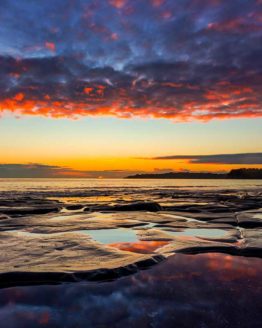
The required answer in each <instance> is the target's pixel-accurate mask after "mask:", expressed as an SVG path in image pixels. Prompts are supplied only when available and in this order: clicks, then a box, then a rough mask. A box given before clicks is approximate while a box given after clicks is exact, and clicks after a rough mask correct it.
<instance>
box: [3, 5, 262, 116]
mask: <svg viewBox="0 0 262 328" xmlns="http://www.w3.org/2000/svg"><path fill="white" fill-rule="evenodd" d="M0 6H1V7H0V9H1V10H0V19H1V22H2V24H1V26H0V35H1V37H0V42H1V50H0V67H1V70H0V90H1V95H0V115H1V114H2V115H4V114H5V113H7V112H11V113H13V114H14V115H18V116H19V115H37V116H44V117H53V118H59V117H66V118H78V117H84V116H114V117H118V118H132V117H152V118H166V119H171V120H174V121H191V120H201V121H208V120H211V119H230V118H252V117H262V92H261V91H262V90H261V89H262V87H261V86H262V77H261V76H262V74H261V73H262V69H261V67H262V63H261V58H262V49H261V46H260V42H259V41H260V39H261V34H262V25H261V17H262V12H261V6H260V4H259V1H256V0H250V1H245V2H243V1H242V0H235V1H231V2H230V3H229V2H228V1H226V0H213V1H210V0H209V1H207V0H202V1H200V0H185V1H173V0H150V1H128V0H108V1H88V2H87V1H84V0H75V1H74V2H72V1H71V0H53V1H50V0H47V1H45V3H44V5H41V6H40V5H39V4H37V3H34V2H31V1H25V0H19V1H18V0H8V1H6V0H5V1H2V2H1V5H0ZM21 8H22V9H23V10H21ZM51 12H52V13H53V14H52V15H51V14H50V13H51ZM42 17H45V19H42ZM105 17H111V19H105Z"/></svg>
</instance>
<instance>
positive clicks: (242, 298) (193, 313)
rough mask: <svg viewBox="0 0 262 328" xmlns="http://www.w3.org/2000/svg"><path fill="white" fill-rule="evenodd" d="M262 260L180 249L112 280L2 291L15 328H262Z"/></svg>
mask: <svg viewBox="0 0 262 328" xmlns="http://www.w3.org/2000/svg"><path fill="white" fill-rule="evenodd" d="M261 264H262V260H261V259H256V258H244V257H232V256H230V255H222V254H202V255H182V254H178V255H175V256H172V257H170V258H169V259H168V260H166V261H164V262H161V263H160V264H159V265H156V266H154V267H152V268H151V269H149V270H146V271H141V272H139V273H137V274H135V275H132V276H129V277H124V278H121V279H118V280H116V281H112V282H107V283H84V282H83V283H74V284H63V285H58V286H32V287H15V288H8V289H2V290H0V306H1V307H0V322H2V323H4V326H3V327H5V328H14V327H19V328H20V327H26V328H37V327H66V328H67V327H68V328H73V327H92V328H93V327H117V328H118V327H119V328H120V327H121V328H123V327H136V328H137V327H178V328H183V327H194V328H213V327H214V328H225V327H230V328H242V327H243V328H248V327H250V328H251V327H252V328H256V327H257V328H258V327H261V322H262V321H261V320H262V302H261V301H262V299H261V292H262V283H261V276H262V265H261Z"/></svg>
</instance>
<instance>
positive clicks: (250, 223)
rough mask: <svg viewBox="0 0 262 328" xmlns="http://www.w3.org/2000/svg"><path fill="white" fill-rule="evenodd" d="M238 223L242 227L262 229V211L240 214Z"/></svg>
mask: <svg viewBox="0 0 262 328" xmlns="http://www.w3.org/2000/svg"><path fill="white" fill-rule="evenodd" d="M236 216H237V222H238V225H239V226H240V227H244V228H256V227H262V210H261V209H260V210H258V211H254V210H253V211H249V212H242V213H238V214H237V215H236Z"/></svg>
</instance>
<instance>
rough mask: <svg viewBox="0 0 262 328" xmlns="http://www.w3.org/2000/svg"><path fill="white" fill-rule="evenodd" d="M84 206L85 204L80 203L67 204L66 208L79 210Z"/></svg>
mask: <svg viewBox="0 0 262 328" xmlns="http://www.w3.org/2000/svg"><path fill="white" fill-rule="evenodd" d="M83 208H84V206H83V205H79V204H73V205H68V206H66V209H67V210H69V211H77V210H81V209H83ZM85 210H86V209H85Z"/></svg>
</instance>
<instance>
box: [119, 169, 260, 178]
mask: <svg viewBox="0 0 262 328" xmlns="http://www.w3.org/2000/svg"><path fill="white" fill-rule="evenodd" d="M126 179H262V169H235V170H231V171H230V172H228V173H201V172H168V173H161V174H153V173H152V174H136V175H130V176H127V177H126Z"/></svg>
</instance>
